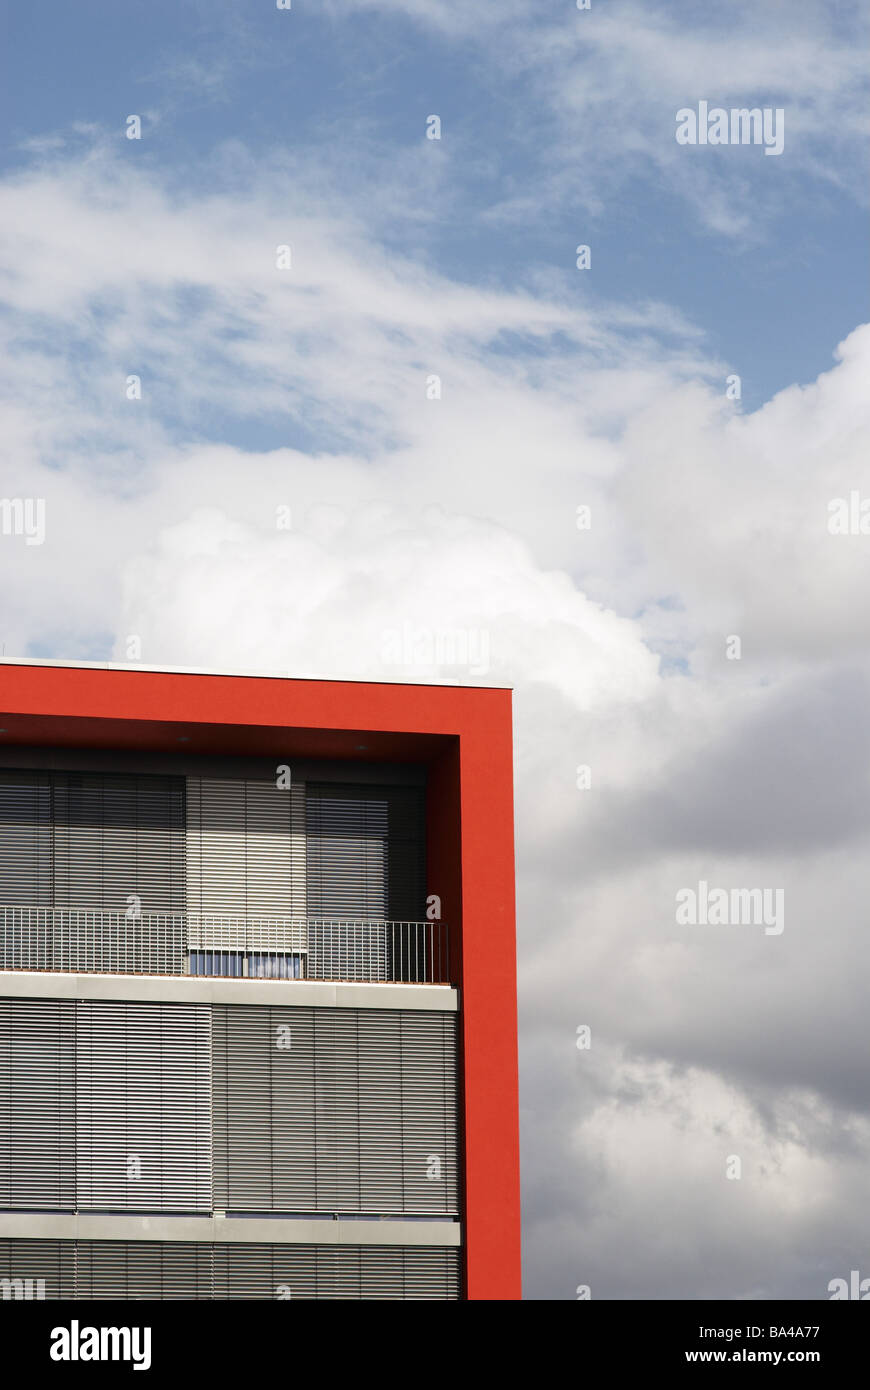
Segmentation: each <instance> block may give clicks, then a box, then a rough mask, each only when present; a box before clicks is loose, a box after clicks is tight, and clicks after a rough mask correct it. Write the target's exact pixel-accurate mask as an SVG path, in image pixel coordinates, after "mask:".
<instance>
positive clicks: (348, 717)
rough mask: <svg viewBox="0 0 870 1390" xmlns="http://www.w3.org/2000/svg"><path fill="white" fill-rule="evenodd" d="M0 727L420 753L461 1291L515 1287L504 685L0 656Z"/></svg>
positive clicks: (39, 734) (139, 741) (515, 1146)
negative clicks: (462, 1264)
mask: <svg viewBox="0 0 870 1390" xmlns="http://www.w3.org/2000/svg"><path fill="white" fill-rule="evenodd" d="M79 720H80V721H82V722H81V723H78V722H77V721H79ZM0 728H5V729H7V731H8V732H7V733H6V734H4V735H2V736H0V748H2V743H3V742H22V743H25V742H45V743H50V742H53V741H55V740H56V741H58V742H61V743H66V744H75V743H79V744H80V745H81V746H87V744H88V743H89V742H93V741H95V740H98V741H99V742H100V743H102V744H103V745H104V746H105V745H106V742H107V741H109V740H110V741H111V743H112V744H113V745H114V746H116V747H123V746H127V747H130V746H135V747H140V748H149V747H150V748H161V749H171V750H173V751H176V752H177V751H179V750H178V739H179V738H180V737H182V736H184V737H185V738H187V739H189V743H188V744H187V749H186V751H189V752H191V753H194V752H198V751H199V752H201V751H206V750H208V751H217V748H218V747H219V749H220V751H223V752H225V753H232V752H246V753H253V752H255V751H262V752H269V753H272V752H275V751H276V740H277V741H278V746H279V748H280V752H281V753H282V754H284V755H285V756H292V755H293V753H294V751H295V752H302V751H304V752H306V753H307V754H308V755H317V754H319V755H320V756H340V757H352V758H357V759H359V760H361V761H364V760H366V759H368V758H372V757H378V758H395V759H397V760H401V759H403V758H412V757H413V758H415V759H416V758H419V759H421V760H425V761H427V763H428V766H429V791H428V814H429V825H428V837H429V839H428V857H429V892H431V893H438V894H439V895H440V896H441V899H442V918H443V920H444V921H445V922H447V923H448V927H449V930H450V941H451V965H452V978H453V979H454V980H455V981H457V982H458V985H459V988H460V1019H461V1036H462V1079H461V1094H462V1105H463V1128H464V1166H465V1174H464V1176H465V1215H464V1221H465V1236H466V1252H465V1254H466V1270H465V1279H466V1297H467V1298H470V1299H517V1298H519V1297H520V1200H519V1132H518V1129H519V1124H518V1096H517V1013H516V945H515V901H514V842H513V750H512V730H511V696H510V692H509V691H506V690H488V689H477V688H463V687H457V686H423V685H381V684H376V683H364V682H356V681H310V680H291V679H286V680H285V679H272V678H267V677H254V676H251V677H249V676H203V675H188V674H181V673H174V672H152V671H138V670H135V669H133V670H122V671H114V670H104V669H95V668H87V669H83V668H76V667H50V666H43V667H39V666H15V665H12V666H9V665H2V664H0ZM180 731H183V734H182V733H181V732H180ZM361 743H363V744H365V745H366V747H365V749H363V750H361V749H360V748H359V744H361ZM0 756H2V752H0Z"/></svg>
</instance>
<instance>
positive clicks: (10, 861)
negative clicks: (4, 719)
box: [0, 771, 53, 907]
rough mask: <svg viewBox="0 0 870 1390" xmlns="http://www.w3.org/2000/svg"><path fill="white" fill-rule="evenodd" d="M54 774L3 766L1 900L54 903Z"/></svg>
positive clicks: (0, 773) (28, 904)
mask: <svg viewBox="0 0 870 1390" xmlns="http://www.w3.org/2000/svg"><path fill="white" fill-rule="evenodd" d="M51 806H52V797H51V777H50V774H49V773H47V772H17V771H13V772H3V771H0V904H8V905H10V906H18V907H48V906H51V903H52V888H53V880H52V860H53V856H52V815H51Z"/></svg>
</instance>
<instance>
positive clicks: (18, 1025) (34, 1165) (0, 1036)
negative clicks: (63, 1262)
mask: <svg viewBox="0 0 870 1390" xmlns="http://www.w3.org/2000/svg"><path fill="white" fill-rule="evenodd" d="M75 1008H76V1006H75V1003H74V1002H73V1001H72V1000H59V999H0V1208H7V1209H15V1208H18V1209H21V1208H23V1209H29V1210H39V1209H45V1210H50V1211H72V1210H74V1208H75V1140H76V1129H75V1047H74V1043H75V1024H74V1020H75Z"/></svg>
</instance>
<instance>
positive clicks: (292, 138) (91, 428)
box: [0, 0, 870, 1299]
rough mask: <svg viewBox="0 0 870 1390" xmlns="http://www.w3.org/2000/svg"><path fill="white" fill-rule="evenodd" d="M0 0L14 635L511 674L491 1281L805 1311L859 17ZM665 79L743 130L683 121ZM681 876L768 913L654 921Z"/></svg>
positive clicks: (848, 1132) (860, 926)
mask: <svg viewBox="0 0 870 1390" xmlns="http://www.w3.org/2000/svg"><path fill="white" fill-rule="evenodd" d="M0 13H2V31H0V41H2V65H3V78H4V80H3V82H2V83H0V130H2V145H0V362H2V368H0V440H2V458H0V476H2V482H0V494H2V496H0V501H3V500H4V499H5V500H6V501H7V502H10V501H11V499H16V498H17V499H30V501H31V502H36V501H39V502H40V503H41V504H44V523H45V524H44V528H43V533H42V535H41V537H40V538H39V539H38V540H37V538H35V537H33V536H31V537H26V536H25V534H24V533H23V532H22V531H21V530H20V528H19V529H18V530H16V529H15V527H13V526H11V525H10V524H8V523H7V521H6V520H5V517H6V516H7V514H8V516H12V515H13V513H12V511H11V510H10V508H9V507H7V508H6V512H5V513H4V521H3V526H2V528H0V644H2V647H3V650H4V652H5V654H6V656H7V657H11V656H16V657H25V658H27V657H31V658H32V657H53V658H57V659H84V660H115V661H121V662H124V661H128V660H136V659H141V661H142V662H144V663H146V664H149V665H157V666H160V665H180V666H196V667H204V668H206V669H211V670H216V669H217V670H220V669H247V670H259V671H281V672H284V673H287V672H290V673H293V674H296V675H300V676H302V675H312V676H318V675H319V676H329V677H333V678H336V677H352V678H355V679H374V680H384V679H386V680H408V681H411V682H421V681H427V680H434V681H455V680H457V679H461V680H465V681H471V682H474V681H477V680H482V681H483V682H484V683H489V682H492V683H495V684H502V685H510V686H512V687H513V689H514V711H515V728H516V749H515V752H516V819H517V869H518V896H519V917H518V938H519V966H520V974H519V980H520V1056H521V1066H522V1136H523V1183H524V1213H525V1251H526V1288H527V1292H528V1296H529V1297H532V1298H554V1299H573V1298H574V1291H575V1290H576V1287H577V1285H578V1284H581V1283H588V1284H590V1285H591V1286H592V1291H593V1298H600V1297H609V1298H662V1297H690V1298H739V1299H756V1298H820V1297H826V1296H827V1295H826V1290H827V1285H828V1282H829V1281H830V1280H831V1279H834V1278H837V1277H840V1276H841V1275H843V1274H844V1273H846V1274H848V1271H849V1270H850V1269H854V1268H861V1267H862V1264H863V1262H864V1261H865V1259H866V1252H867V1249H868V1243H870V1218H868V1216H867V1214H866V1212H867V1207H866V1174H867V1165H868V1162H870V1092H868V1083H867V1070H866V1066H865V1065H864V1063H863V1060H862V1059H863V1058H864V1057H865V1055H866V997H865V996H866V991H865V990H864V989H863V988H861V987H860V985H859V982H861V981H863V980H865V979H866V978H867V977H868V971H870V946H868V942H870V936H868V933H867V929H866V928H867V921H866V915H867V914H866V900H867V893H866V863H867V860H868V856H870V779H868V776H867V772H866V758H865V757H864V750H865V749H866V748H867V747H868V746H870V713H868V711H870V658H868V652H870V607H868V605H867V601H866V590H867V573H868V558H867V553H866V546H867V544H868V543H870V542H868V537H867V536H866V535H865V534H863V533H861V532H860V530H859V531H856V532H854V533H853V534H846V535H839V534H834V533H832V532H831V531H830V529H829V527H828V518H829V515H830V507H831V504H832V502H836V499H838V498H847V497H850V495H851V494H852V493H855V492H857V493H858V494H859V495H861V496H863V497H865V498H868V499H870V395H868V391H867V380H868V374H870V324H868V322H867V320H868V314H867V307H868V306H867V289H868V276H867V245H868V237H867V231H868V207H867V192H868V180H867V150H868V141H867V134H868V122H867V61H866V50H867V28H868V23H867V11H866V6H865V5H863V4H858V3H852V0H842V2H841V3H838V4H819V3H818V0H764V3H759V0H733V3H731V4H729V5H728V6H714V5H710V4H708V3H704V4H701V3H697V4H696V3H690V2H689V0H668V3H667V4H654V3H651V0H650V2H649V3H644V2H643V0H592V7H591V9H590V10H589V11H582V12H581V11H578V10H577V9H576V7H575V5H573V4H572V3H569V0H559V3H556V2H555V0H497V3H496V0H490V3H479V4H472V3H469V0H318V3H316V4H315V3H310V4H308V3H303V0H294V3H293V9H292V10H291V11H289V12H281V11H278V10H277V8H276V7H275V6H274V4H270V3H268V0H244V3H242V0H238V3H235V0H233V3H220V2H219V0H196V3H191V0H172V3H168V0H167V2H163V0H147V3H146V2H145V0H143V2H142V3H127V4H118V3H116V0H106V3H105V4H103V3H85V4H80V5H76V6H72V5H67V4H61V3H44V4H38V5H30V6H25V5H19V4H11V3H9V4H3V5H2V7H0ZM700 101H708V102H709V103H710V104H711V105H716V104H720V105H722V106H723V107H725V108H726V109H728V108H732V107H751V106H759V107H773V108H779V107H781V108H782V109H783V110H784V112H785V145H784V149H783V152H782V154H781V155H778V156H767V155H765V154H764V152H763V149H762V148H760V147H757V146H734V147H732V146H726V147H713V146H709V145H708V146H706V147H701V146H685V145H678V144H677V142H676V140H675V126H676V112H677V111H678V110H679V109H680V108H684V107H695V106H696V105H697V103H698V102H700ZM133 114H136V115H139V116H140V117H141V118H142V138H141V140H138V141H130V140H127V139H126V138H125V134H124V131H125V123H126V119H127V117H128V116H129V115H133ZM432 114H435V115H438V116H439V117H440V118H441V122H442V138H441V140H440V141H430V140H427V139H426V138H425V127H426V119H427V117H428V116H430V115H432ZM578 244H588V245H590V246H591V248H592V266H591V269H589V270H588V271H587V270H583V271H581V270H578V269H577V268H576V267H575V248H576V247H577V246H578ZM281 245H289V246H291V248H292V266H290V267H288V268H286V269H283V268H279V267H278V264H277V258H276V251H277V248H278V247H279V246H281ZM732 372H736V373H738V374H739V375H740V376H741V378H742V383H743V394H742V399H740V400H739V401H738V400H730V399H728V398H727V397H726V394H725V379H726V375H727V374H729V373H732ZM132 377H138V378H139V386H140V387H141V392H140V393H139V394H134V395H133V396H130V395H129V394H128V388H129V382H130V380H131V378H132ZM436 378H437V384H438V389H437V391H435V393H434V394H431V392H430V387H431V383H432V382H433V380H435V379H436ZM868 507H870V501H868ZM578 508H588V509H589V512H588V516H589V518H591V523H590V524H589V525H588V526H584V527H581V526H580V525H579V524H578V523H579V516H580V513H579V512H578ZM584 515H585V513H584ZM31 540H36V543H34V544H30V541H31ZM406 625H409V626H410V628H411V629H412V630H416V631H417V632H419V633H420V634H421V635H422V636H423V637H424V638H428V639H430V640H428V643H427V642H425V641H424V642H421V643H420V649H428V650H430V651H432V650H436V649H437V639H439V638H447V639H448V641H447V643H446V646H447V647H448V648H449V647H450V645H451V642H450V640H449V639H453V638H458V639H459V640H458V647H457V645H456V644H454V650H456V649H461V647H462V640H463V639H465V641H466V645H467V646H469V647H470V648H471V649H473V650H476V651H479V650H481V648H482V645H485V647H486V651H487V663H486V664H487V670H486V671H485V672H482V673H480V672H477V671H469V670H464V669H462V670H459V671H457V669H455V667H451V668H449V669H445V668H444V667H443V665H439V664H438V663H437V661H436V662H434V663H430V664H429V665H425V664H424V663H423V662H422V661H420V660H417V659H410V658H409V659H408V660H407V661H406V662H405V663H404V665H403V664H402V663H398V664H397V663H396V662H395V661H391V660H388V659H387V656H386V655H385V653H387V652H389V651H391V650H392V651H394V650H395V649H396V642H395V635H396V633H397V632H399V633H403V632H405V631H406ZM433 638H434V639H436V642H433V641H432V640H431V639H433ZM735 638H739V643H738V644H737V646H736V647H735V642H734V639H735ZM133 639H135V642H134V641H133ZM133 648H135V651H136V652H137V653H139V655H138V656H133V655H131V650H132V649H133ZM735 652H737V655H736V656H735ZM578 766H588V767H589V768H590V769H591V785H589V786H588V787H587V786H585V785H584V787H583V788H582V789H581V788H580V787H579V786H578V778H577V769H578ZM701 880H704V881H706V882H709V883H715V884H717V885H722V886H724V887H726V888H737V889H741V888H751V887H753V886H762V887H766V888H769V889H771V890H777V891H778V890H779V889H782V891H783V892H784V894H785V928H784V931H783V932H782V934H781V935H777V936H775V937H774V936H769V937H768V936H764V935H763V934H761V935H759V934H757V933H754V932H753V930H752V929H751V928H747V927H745V926H741V927H735V928H722V929H720V930H716V929H711V930H710V931H707V932H699V931H698V929H695V928H691V929H687V928H686V927H685V926H684V925H682V924H680V923H679V922H677V921H676V920H675V917H674V906H673V905H674V901H675V896H676V895H677V894H678V893H681V892H684V891H685V890H686V889H687V888H690V887H692V886H693V885H697V884H698V883H699V882H700V881H701ZM687 931H688V934H687ZM581 1024H586V1025H589V1026H590V1027H591V1028H592V1036H593V1039H594V1044H593V1047H592V1049H591V1050H590V1051H589V1052H588V1053H583V1054H581V1053H578V1051H577V1049H576V1047H575V1038H576V1030H577V1027H578V1025H581ZM734 1153H737V1154H740V1155H741V1156H742V1157H743V1160H744V1164H743V1172H744V1178H743V1180H742V1181H741V1183H732V1182H728V1181H725V1177H724V1174H725V1157H726V1155H727V1154H734Z"/></svg>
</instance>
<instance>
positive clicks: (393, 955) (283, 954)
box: [0, 907, 449, 984]
mask: <svg viewBox="0 0 870 1390" xmlns="http://www.w3.org/2000/svg"><path fill="white" fill-rule="evenodd" d="M0 969H2V970H56V971H68V972H73V973H76V972H79V971H83V972H87V973H98V974H112V975H114V974H121V975H212V976H227V975H229V976H234V977H248V978H253V979H283V980H287V979H291V980H292V979H298V980H357V981H365V982H376V981H395V982H404V983H407V984H447V983H448V982H449V970H448V955H447V927H446V925H445V924H444V923H443V922H370V921H362V920H350V919H335V918H330V919H323V918H306V919H299V918H291V917H235V916H229V915H226V914H221V913H185V912H141V913H140V914H139V915H138V916H135V917H130V916H128V915H127V913H126V912H122V911H113V910H111V909H108V908H65V907H0Z"/></svg>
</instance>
